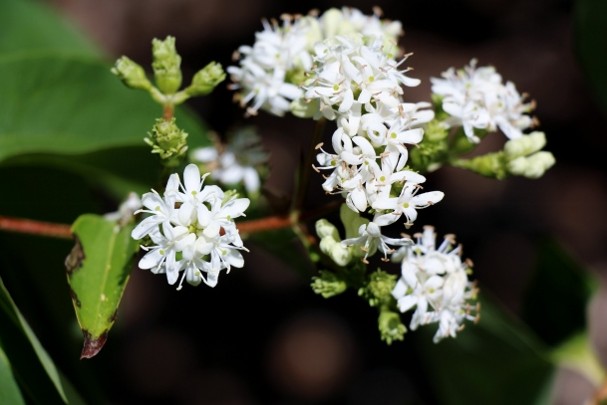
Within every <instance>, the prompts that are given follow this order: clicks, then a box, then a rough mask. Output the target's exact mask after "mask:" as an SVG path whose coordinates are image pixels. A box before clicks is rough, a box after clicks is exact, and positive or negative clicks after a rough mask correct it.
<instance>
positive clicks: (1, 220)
mask: <svg viewBox="0 0 607 405" xmlns="http://www.w3.org/2000/svg"><path fill="white" fill-rule="evenodd" d="M334 209H336V207H335V204H334V203H330V204H327V205H325V206H323V207H320V208H319V209H317V210H314V211H309V212H304V213H302V214H301V215H300V214H297V216H296V217H297V218H295V217H294V216H293V215H290V216H289V215H270V216H267V217H263V218H257V219H252V220H249V221H242V222H238V229H239V230H240V232H241V233H243V234H250V233H258V232H264V231H270V230H275V229H284V228H289V227H292V226H293V227H294V226H298V224H299V221H304V220H307V219H311V218H316V217H319V216H321V215H323V214H324V213H326V212H329V211H332V210H334ZM0 231H7V232H15V233H24V234H29V235H38V236H46V237H50V238H59V239H71V238H72V231H71V227H70V225H68V224H60V223H54V222H46V221H37V220H34V219H27V218H15V217H7V216H2V215H0Z"/></svg>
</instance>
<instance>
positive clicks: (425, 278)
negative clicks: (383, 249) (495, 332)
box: [392, 226, 478, 342]
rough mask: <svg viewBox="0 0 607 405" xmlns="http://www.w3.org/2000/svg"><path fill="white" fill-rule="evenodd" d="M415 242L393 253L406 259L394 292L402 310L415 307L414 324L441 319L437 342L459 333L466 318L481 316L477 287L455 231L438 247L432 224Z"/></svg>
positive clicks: (425, 228) (471, 319)
mask: <svg viewBox="0 0 607 405" xmlns="http://www.w3.org/2000/svg"><path fill="white" fill-rule="evenodd" d="M415 236H416V238H417V243H416V244H415V245H405V246H403V247H402V248H401V249H399V250H398V251H397V252H396V253H395V254H393V255H392V260H394V261H402V266H401V268H402V272H401V277H400V279H399V280H398V281H397V283H396V286H395V287H394V290H393V291H392V295H393V296H394V298H395V299H396V300H397V305H398V308H399V310H400V311H401V312H403V313H404V312H407V311H409V310H411V309H413V308H415V312H414V313H413V316H412V318H411V323H410V325H409V326H410V328H411V329H412V330H415V329H417V327H418V326H419V325H426V324H430V323H438V331H437V332H436V334H435V335H434V342H438V341H440V340H441V339H443V338H445V337H449V336H450V337H455V336H456V334H457V332H458V331H460V330H461V329H462V328H463V327H464V325H463V322H464V320H470V321H476V320H477V319H478V304H474V303H473V301H475V299H476V294H477V291H476V287H475V286H474V284H473V283H472V282H470V281H469V280H468V272H469V270H470V266H471V264H470V263H466V262H462V260H461V257H460V255H461V247H460V246H457V247H455V248H454V246H455V237H454V236H453V235H447V236H445V238H444V240H443V242H442V243H441V245H440V246H439V247H438V248H437V247H436V233H435V232H434V228H433V227H431V226H426V227H424V232H423V233H422V234H418V235H415Z"/></svg>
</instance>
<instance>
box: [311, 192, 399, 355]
mask: <svg viewBox="0 0 607 405" xmlns="http://www.w3.org/2000/svg"><path fill="white" fill-rule="evenodd" d="M340 219H341V222H342V224H343V225H344V228H345V230H346V237H347V238H351V237H354V236H356V234H357V230H358V229H359V227H360V226H361V225H366V224H368V223H369V220H367V219H365V218H362V217H361V216H360V215H358V214H357V213H355V212H353V211H352V210H350V209H349V208H348V207H347V206H346V205H345V204H344V205H342V207H341V210H340ZM316 234H317V235H318V237H319V238H320V242H319V248H320V250H321V252H322V253H323V254H324V255H326V257H328V258H329V259H330V261H331V263H330V266H331V267H332V270H331V271H329V270H321V271H320V272H319V273H318V275H317V276H316V277H313V278H312V284H311V286H312V290H313V291H314V292H315V293H316V294H319V295H321V296H323V297H324V298H330V297H334V296H336V295H339V294H341V293H343V292H345V291H346V290H347V289H348V288H351V289H353V290H355V291H357V292H358V295H359V296H360V297H362V298H363V299H364V300H366V301H367V302H368V303H369V305H370V306H371V307H375V308H377V309H378V311H379V316H378V328H379V332H380V336H381V339H382V340H384V341H385V342H386V343H388V344H391V343H392V342H393V341H395V340H403V339H404V335H405V332H406V331H407V328H406V327H405V325H403V323H402V321H401V318H400V314H399V313H398V311H397V308H396V300H395V299H394V297H393V296H392V290H393V289H394V286H395V285H396V279H397V276H396V275H394V274H390V273H387V272H385V271H382V270H381V269H378V270H376V271H375V272H373V273H370V274H366V271H367V270H366V268H367V266H366V264H365V263H364V262H363V256H364V254H365V253H367V252H365V251H363V250H361V249H360V248H359V247H358V248H357V247H354V246H347V245H345V244H344V243H342V240H341V238H340V235H339V231H338V229H337V227H336V226H335V225H333V224H332V223H330V222H329V221H327V220H326V219H320V220H318V221H317V222H316ZM371 249H373V250H376V249H377V247H376V246H373V247H371ZM369 253H373V252H369Z"/></svg>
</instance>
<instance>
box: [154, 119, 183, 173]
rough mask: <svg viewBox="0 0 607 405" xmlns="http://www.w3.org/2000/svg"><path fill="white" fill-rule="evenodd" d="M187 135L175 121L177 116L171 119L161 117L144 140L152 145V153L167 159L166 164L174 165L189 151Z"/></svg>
mask: <svg viewBox="0 0 607 405" xmlns="http://www.w3.org/2000/svg"><path fill="white" fill-rule="evenodd" d="M187 137H188V134H187V133H186V132H185V131H183V130H181V129H180V128H179V127H178V126H177V124H176V123H175V118H172V119H171V120H170V121H167V120H164V119H162V118H159V119H157V120H156V124H155V125H154V127H153V128H152V132H151V133H148V137H147V138H145V139H144V141H145V142H146V143H147V144H148V145H150V146H151V147H152V153H157V154H159V155H160V158H161V159H163V160H165V161H167V163H165V164H167V165H173V164H174V163H175V164H176V163H178V159H179V158H181V157H183V156H184V155H185V153H186V152H187V150H188V144H187Z"/></svg>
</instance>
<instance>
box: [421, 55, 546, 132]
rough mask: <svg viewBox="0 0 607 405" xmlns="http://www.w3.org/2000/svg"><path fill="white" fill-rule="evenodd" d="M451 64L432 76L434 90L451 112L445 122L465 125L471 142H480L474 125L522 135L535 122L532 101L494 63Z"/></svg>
mask: <svg viewBox="0 0 607 405" xmlns="http://www.w3.org/2000/svg"><path fill="white" fill-rule="evenodd" d="M476 63H477V62H476V60H475V59H473V60H472V61H471V62H470V64H469V65H468V66H465V67H464V68H463V69H460V70H457V71H456V70H455V69H454V68H450V69H449V70H447V71H446V72H443V73H442V78H431V79H430V80H431V81H432V92H433V93H435V94H437V95H439V96H441V97H442V107H443V110H444V111H445V112H446V113H448V114H449V115H450V118H449V119H448V120H447V121H446V124H448V125H450V126H460V125H461V126H462V127H463V128H464V132H465V134H466V136H467V137H468V139H469V140H470V141H471V142H475V143H476V142H478V141H479V138H478V137H477V136H476V135H475V133H474V129H480V130H486V131H489V132H493V131H496V130H497V129H498V128H499V129H500V130H501V131H502V132H503V133H504V135H506V137H508V138H509V139H515V138H518V137H520V136H522V135H523V131H524V130H526V129H527V128H530V127H531V126H533V124H534V120H533V118H532V117H530V116H529V115H528V114H529V113H530V112H531V111H532V110H533V108H534V103H533V102H525V96H524V95H523V96H521V95H520V94H519V92H518V91H517V90H516V87H515V86H514V84H513V83H512V82H506V83H502V76H501V75H500V74H499V73H497V72H496V70H495V68H494V67H493V66H483V67H476Z"/></svg>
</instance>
